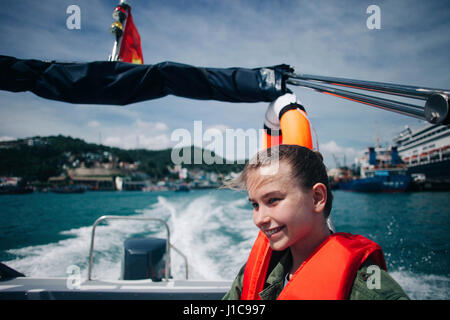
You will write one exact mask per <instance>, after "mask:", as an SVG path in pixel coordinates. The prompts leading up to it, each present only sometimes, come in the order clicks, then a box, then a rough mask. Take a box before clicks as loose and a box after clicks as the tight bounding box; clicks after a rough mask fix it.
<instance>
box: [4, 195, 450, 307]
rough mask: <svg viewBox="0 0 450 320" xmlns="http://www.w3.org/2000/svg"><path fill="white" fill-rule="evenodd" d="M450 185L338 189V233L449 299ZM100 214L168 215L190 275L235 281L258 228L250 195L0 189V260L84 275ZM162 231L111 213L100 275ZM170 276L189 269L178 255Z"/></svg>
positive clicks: (411, 286)
mask: <svg viewBox="0 0 450 320" xmlns="http://www.w3.org/2000/svg"><path fill="white" fill-rule="evenodd" d="M449 195H450V193H448V192H422V193H405V194H362V193H347V192H342V191H336V192H334V196H335V201H334V205H333V211H332V219H333V223H334V225H335V227H336V230H337V231H343V232H351V233H356V234H362V235H364V236H366V237H368V238H370V239H372V240H374V241H376V242H377V243H378V244H380V245H381V247H382V248H383V251H384V253H385V257H386V261H387V264H388V270H389V273H390V274H391V275H392V276H393V277H394V278H395V279H396V280H397V281H398V282H399V283H400V285H401V286H402V287H403V288H404V290H405V291H406V292H407V294H408V295H409V296H410V297H411V298H413V299H450V290H449V288H450V260H449V252H450V235H449V231H450V206H449V205H450V201H449ZM102 215H127V216H139V217H141V216H146V217H155V218H161V219H164V220H165V221H167V223H168V224H169V226H170V229H171V243H172V244H173V245H175V247H177V248H178V249H180V250H181V251H182V252H183V253H184V254H186V255H187V256H188V258H189V268H190V272H191V278H197V279H233V278H234V276H235V275H236V274H237V272H238V270H239V269H240V267H241V266H242V264H243V263H244V261H245V259H246V257H247V256H248V253H249V250H250V248H251V245H252V243H253V241H254V239H255V238H256V235H257V230H256V227H255V226H254V225H253V222H252V217H251V207H250V205H249V204H248V201H247V197H246V194H245V193H240V192H234V191H229V190H193V191H191V192H187V193H180V192H178V193H177V192H170V191H167V192H86V193H84V194H54V193H34V194H27V195H3V196H0V261H2V262H5V263H6V264H7V265H9V266H11V267H13V268H15V269H17V270H19V271H21V272H23V273H25V275H27V276H33V277H66V276H67V274H66V270H67V267H68V266H69V265H77V266H79V267H80V268H81V270H82V274H83V275H84V276H86V275H87V267H88V254H89V244H90V237H91V226H92V224H93V223H94V221H95V220H96V219H97V218H98V217H100V216H102ZM148 235H154V236H160V237H165V231H164V229H163V228H162V227H161V226H159V225H157V224H155V223H153V222H142V221H134V220H133V221H131V220H130V221H110V222H108V223H104V224H101V225H100V226H99V227H98V229H97V231H96V242H95V258H94V277H95V278H100V279H119V278H120V274H121V259H122V256H123V251H122V244H123V241H124V240H125V239H127V238H128V237H138V236H148ZM172 274H173V275H174V277H175V278H182V277H183V276H184V262H183V259H182V258H181V257H180V256H178V255H177V254H176V253H172Z"/></svg>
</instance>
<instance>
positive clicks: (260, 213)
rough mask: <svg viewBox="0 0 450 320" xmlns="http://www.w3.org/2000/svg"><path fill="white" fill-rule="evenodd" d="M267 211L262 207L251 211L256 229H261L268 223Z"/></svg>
mask: <svg viewBox="0 0 450 320" xmlns="http://www.w3.org/2000/svg"><path fill="white" fill-rule="evenodd" d="M268 213H269V212H268V210H267V209H265V208H264V206H260V207H259V209H258V210H253V222H254V223H255V225H256V226H257V227H258V228H260V229H261V228H262V227H263V226H264V225H265V224H267V223H269V222H270V216H269V214H268Z"/></svg>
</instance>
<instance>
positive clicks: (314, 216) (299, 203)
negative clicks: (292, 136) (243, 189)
mask: <svg viewBox="0 0 450 320" xmlns="http://www.w3.org/2000/svg"><path fill="white" fill-rule="evenodd" d="M276 165H278V168H277V169H278V170H277V171H276V174H274V175H269V176H268V175H264V174H262V173H261V169H263V168H264V167H260V168H257V169H253V170H251V171H250V172H249V174H248V176H247V183H246V184H247V191H248V194H249V201H250V202H251V204H252V206H253V221H254V223H255V225H256V226H257V227H258V228H260V229H261V230H262V231H263V232H264V233H265V235H266V236H267V238H268V239H269V243H270V246H271V248H272V249H273V250H284V249H286V248H288V247H292V246H295V245H298V244H301V243H302V242H304V241H306V242H307V241H308V238H310V237H311V236H313V233H314V231H315V230H317V227H318V226H319V224H323V221H324V220H323V219H324V218H323V214H322V212H323V208H324V205H325V203H324V201H325V202H326V188H325V199H323V188H322V186H317V185H320V184H317V185H315V186H314V187H313V188H312V189H311V190H304V189H303V188H302V187H301V186H300V185H299V183H298V182H297V181H296V180H295V179H293V178H292V176H293V175H292V172H291V168H290V165H289V164H287V163H286V162H285V161H280V162H279V163H277V164H276ZM265 169H266V170H267V168H265ZM318 189H319V190H318ZM318 193H319V194H318Z"/></svg>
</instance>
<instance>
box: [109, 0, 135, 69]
mask: <svg viewBox="0 0 450 320" xmlns="http://www.w3.org/2000/svg"><path fill="white" fill-rule="evenodd" d="M129 8H130V4H129V2H128V1H127V0H120V3H119V5H118V6H117V7H116V8H115V9H114V12H113V14H112V16H113V19H114V20H115V21H114V22H113V24H112V25H111V28H110V31H111V33H112V34H113V35H114V36H115V38H116V39H115V41H114V45H113V48H112V52H111V55H110V56H109V59H108V60H109V61H118V60H119V54H120V47H121V44H122V35H123V33H124V31H125V27H126V24H127V20H128V19H127V18H128V14H129V12H130V11H129Z"/></svg>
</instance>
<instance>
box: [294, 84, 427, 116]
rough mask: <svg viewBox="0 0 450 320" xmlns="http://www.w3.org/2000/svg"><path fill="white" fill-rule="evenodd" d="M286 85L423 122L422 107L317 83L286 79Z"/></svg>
mask: <svg viewBox="0 0 450 320" xmlns="http://www.w3.org/2000/svg"><path fill="white" fill-rule="evenodd" d="M286 83H287V84H293V85H296V86H302V87H306V88H310V89H314V90H316V91H318V92H321V93H326V94H330V95H333V96H336V97H339V98H344V99H348V100H351V101H355V102H360V103H363V104H367V105H370V106H373V107H377V108H381V109H385V110H389V111H394V112H397V113H401V114H404V115H408V116H412V117H415V118H419V119H421V120H425V113H424V107H421V106H417V105H413V104H409V103H404V102H399V101H394V100H390V99H384V98H379V97H373V96H369V95H366V94H361V93H356V92H351V91H347V90H341V89H336V88H332V87H328V86H324V85H321V84H317V83H312V82H309V81H306V80H299V79H288V80H287V81H286Z"/></svg>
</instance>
